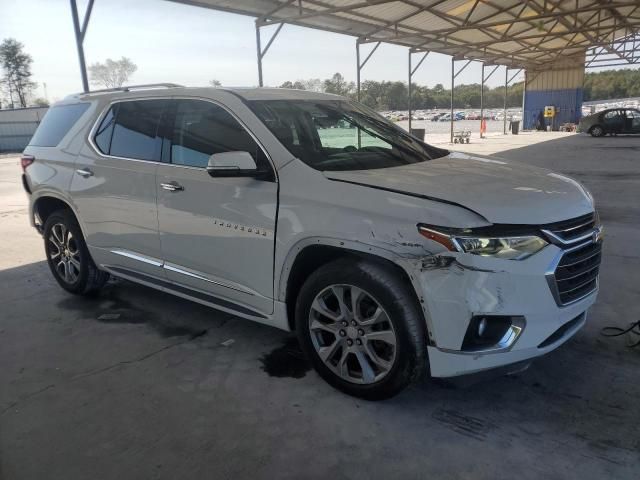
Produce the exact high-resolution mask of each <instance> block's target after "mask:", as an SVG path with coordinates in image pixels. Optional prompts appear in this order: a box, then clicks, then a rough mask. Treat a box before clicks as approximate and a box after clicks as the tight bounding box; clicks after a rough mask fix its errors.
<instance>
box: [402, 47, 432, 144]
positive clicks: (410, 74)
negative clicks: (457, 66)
mask: <svg viewBox="0 0 640 480" xmlns="http://www.w3.org/2000/svg"><path fill="white" fill-rule="evenodd" d="M413 53H419V52H414V51H413V49H411V48H410V49H409V88H408V90H409V98H408V99H407V106H408V109H409V133H411V111H412V110H411V102H412V100H411V94H412V91H411V90H412V89H411V81H412V78H413V74H414V73H416V71H417V70H418V68H420V65H422V62H424V60H425V59H426V58H427V55H429V52H428V51H427V52H425V54H424V55H423V56H422V58H421V59H420V61H419V62H418V63H417V65H416V66H415V67H414V68H411V54H413Z"/></svg>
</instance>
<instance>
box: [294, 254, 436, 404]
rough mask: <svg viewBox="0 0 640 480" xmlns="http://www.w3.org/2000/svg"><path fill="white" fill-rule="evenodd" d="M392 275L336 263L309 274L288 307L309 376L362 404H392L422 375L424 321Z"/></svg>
mask: <svg viewBox="0 0 640 480" xmlns="http://www.w3.org/2000/svg"><path fill="white" fill-rule="evenodd" d="M409 288H410V287H409V286H408V285H407V284H405V282H403V281H402V279H401V278H400V277H399V275H398V274H397V273H396V272H395V271H394V270H393V269H392V268H389V267H386V266H383V265H378V264H377V263H371V262H367V261H365V260H337V261H335V262H332V263H330V264H327V265H325V266H323V267H321V268H320V269H319V270H317V271H316V272H314V273H313V274H312V275H311V276H310V277H309V278H308V279H307V281H306V282H305V284H304V285H303V287H302V289H301V291H300V295H299V296H298V301H297V304H296V330H297V334H298V338H299V341H300V344H301V346H302V349H303V350H304V352H305V354H306V355H307V357H308V358H309V359H310V361H311V363H312V365H313V366H314V368H315V369H316V371H317V372H318V373H319V374H320V376H322V377H323V378H324V379H325V380H326V381H327V382H328V383H330V384H331V385H332V386H334V387H336V388H337V389H339V390H341V391H343V392H345V393H347V394H349V395H353V396H356V397H361V398H365V399H368V400H381V399H385V398H389V397H392V396H393V395H395V394H397V393H398V392H400V391H401V390H402V389H404V388H405V387H406V386H408V385H409V384H410V383H411V382H412V381H414V380H416V379H417V378H419V377H420V376H421V373H422V372H423V370H424V368H425V367H426V363H427V358H426V340H425V339H426V336H425V326H424V319H423V317H422V315H421V313H420V312H419V309H418V306H417V304H416V303H417V302H416V300H415V298H413V296H412V294H411V293H410V291H409Z"/></svg>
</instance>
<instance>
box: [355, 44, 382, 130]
mask: <svg viewBox="0 0 640 480" xmlns="http://www.w3.org/2000/svg"><path fill="white" fill-rule="evenodd" d="M380 43H381V42H378V43H376V44H375V46H374V47H373V48H372V49H371V51H370V52H369V55H367V58H365V59H364V61H363V62H360V40H359V39H358V40H356V97H357V99H358V101H360V72H361V71H362V68H363V67H364V66H365V65H366V64H367V62H368V61H369V59H370V58H371V55H373V54H374V53H375V51H376V50H377V49H378V47H379V46H380ZM358 140H359V138H358Z"/></svg>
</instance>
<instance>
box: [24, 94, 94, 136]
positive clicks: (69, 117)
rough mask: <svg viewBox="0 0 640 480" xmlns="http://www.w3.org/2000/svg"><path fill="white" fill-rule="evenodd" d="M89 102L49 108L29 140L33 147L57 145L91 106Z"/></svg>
mask: <svg viewBox="0 0 640 480" xmlns="http://www.w3.org/2000/svg"><path fill="white" fill-rule="evenodd" d="M89 105H90V104H89V103H74V104H71V105H58V106H54V107H51V108H50V109H49V110H47V113H46V114H45V116H44V118H43V119H42V122H41V123H40V126H39V127H38V129H37V130H36V133H35V134H34V135H33V137H32V138H31V141H30V142H29V145H30V146H33V147H55V146H57V145H58V144H59V143H60V141H61V140H62V139H63V138H64V136H65V135H66V134H67V133H68V132H69V130H71V127H73V126H74V125H75V124H76V122H77V121H78V119H79V118H80V117H81V116H82V114H83V113H84V112H86V111H87V109H88V108H89Z"/></svg>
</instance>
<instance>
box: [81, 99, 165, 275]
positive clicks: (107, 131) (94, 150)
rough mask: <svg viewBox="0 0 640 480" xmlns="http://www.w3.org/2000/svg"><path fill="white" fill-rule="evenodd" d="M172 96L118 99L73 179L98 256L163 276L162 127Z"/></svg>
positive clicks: (118, 266)
mask: <svg viewBox="0 0 640 480" xmlns="http://www.w3.org/2000/svg"><path fill="white" fill-rule="evenodd" d="M166 105H167V101H166V100H162V99H140V100H126V101H119V102H117V103H114V104H112V105H111V106H110V107H109V108H108V110H107V111H106V113H105V114H104V116H103V117H102V119H101V120H100V122H99V123H98V125H97V127H96V128H95V129H94V130H93V131H92V132H91V134H90V145H87V146H86V147H85V148H84V149H83V150H82V152H81V153H80V155H79V157H78V160H77V162H76V171H75V174H74V177H73V180H72V182H71V195H72V198H73V201H74V203H75V205H76V208H77V209H78V212H79V215H80V218H81V221H82V224H83V227H84V230H85V236H86V239H87V244H88V245H89V248H90V250H91V253H92V255H93V257H94V259H95V261H96V262H97V263H99V264H103V265H108V266H110V267H115V268H116V269H120V270H124V271H127V272H141V273H144V274H148V275H153V276H155V277H159V278H163V276H164V274H163V271H162V253H161V250H160V239H159V238H158V219H157V206H156V169H157V167H158V162H159V161H160V154H161V145H162V140H161V138H160V137H159V133H158V127H159V125H160V120H161V118H162V115H163V112H164V111H165V106H166Z"/></svg>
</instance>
